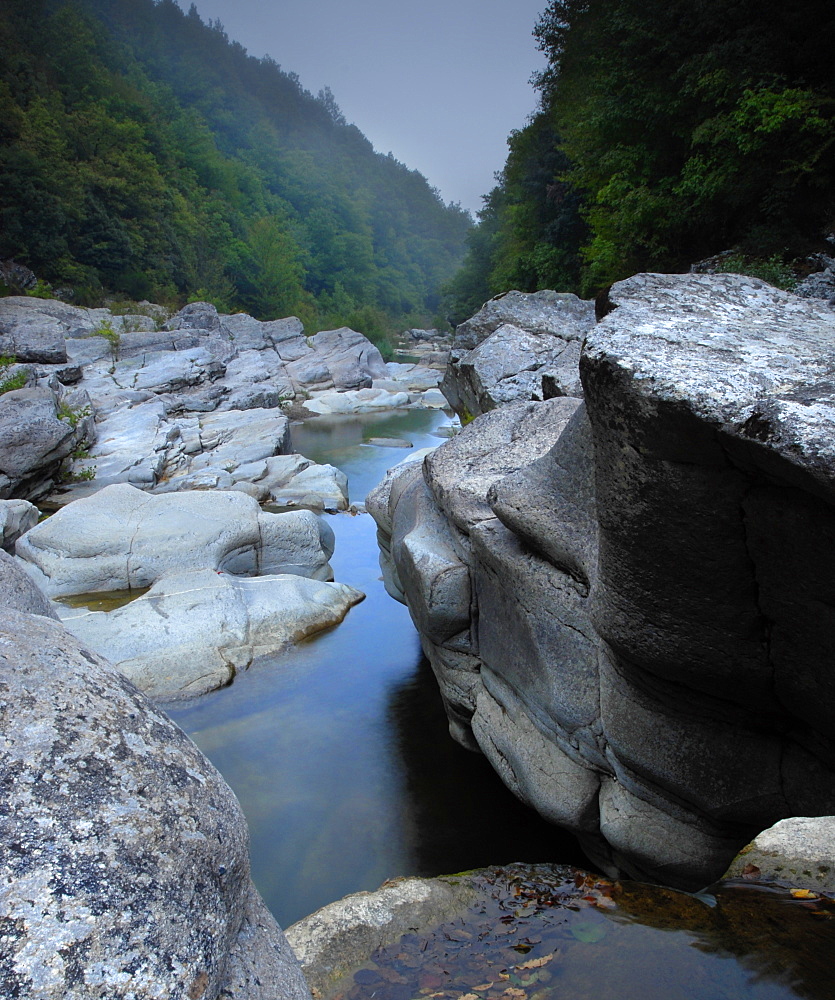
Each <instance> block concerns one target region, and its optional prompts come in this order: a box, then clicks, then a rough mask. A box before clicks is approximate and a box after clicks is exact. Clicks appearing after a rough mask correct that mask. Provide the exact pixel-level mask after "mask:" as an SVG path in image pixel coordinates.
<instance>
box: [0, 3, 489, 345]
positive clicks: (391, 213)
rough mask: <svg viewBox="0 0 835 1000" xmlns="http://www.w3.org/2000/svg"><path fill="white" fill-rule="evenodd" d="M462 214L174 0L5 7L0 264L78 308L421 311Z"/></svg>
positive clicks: (444, 271)
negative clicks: (14, 264) (131, 303)
mask: <svg viewBox="0 0 835 1000" xmlns="http://www.w3.org/2000/svg"><path fill="white" fill-rule="evenodd" d="M470 225H471V219H470V217H469V215H468V214H467V213H466V212H464V211H463V210H462V209H461V208H460V207H458V206H452V205H451V206H447V205H444V203H443V201H442V200H441V198H440V196H439V195H438V192H437V191H435V190H433V189H432V188H431V187H430V186H429V184H428V183H427V181H426V180H425V178H424V177H422V176H421V175H420V174H419V173H417V172H416V171H412V170H409V169H408V168H407V167H405V166H404V165H403V164H401V163H399V162H397V161H396V160H395V159H393V158H392V157H391V156H384V155H381V154H379V153H377V152H375V151H374V150H373V148H372V146H371V144H370V143H369V141H368V140H367V139H366V138H365V136H364V135H363V134H362V132H360V130H359V129H358V128H357V127H355V126H354V125H350V124H348V123H347V122H346V121H345V119H344V117H343V116H342V115H341V113H340V111H339V108H338V106H337V104H336V102H335V100H334V97H333V95H331V94H330V92H327V91H326V92H323V93H320V94H319V95H318V96H317V97H314V96H313V95H312V94H310V93H308V92H307V91H305V90H304V89H303V86H302V84H301V82H300V81H299V79H298V78H297V77H296V76H295V75H294V74H293V73H291V72H285V71H284V70H282V69H281V68H280V67H279V66H278V65H277V64H276V63H275V62H273V61H272V60H270V59H255V58H253V57H251V56H249V55H247V53H246V51H245V49H243V48H242V47H241V46H240V45H239V44H237V43H236V42H234V41H230V40H229V38H228V37H227V35H226V33H225V32H224V30H223V27H222V26H221V25H220V24H219V23H212V24H209V25H207V24H204V23H203V22H202V20H201V19H200V17H199V15H198V13H197V11H196V10H195V8H194V7H192V8H191V10H190V11H189V13H188V14H185V13H183V11H182V10H181V9H180V8H179V7H178V6H177V4H176V3H174V2H173V0H161V2H158V3H156V2H154V0H70V2H63V0H3V3H2V4H0V257H2V258H14V259H15V260H16V261H18V262H19V263H23V264H26V265H27V266H29V267H30V268H32V269H33V270H34V271H35V272H36V273H37V274H38V275H39V276H40V277H42V278H44V279H45V280H48V281H49V282H51V283H52V284H54V285H56V286H68V287H69V288H71V289H72V290H73V293H74V301H76V302H77V303H82V304H83V303H85V302H94V301H96V300H97V299H98V298H100V297H101V295H102V294H103V293H104V292H116V293H122V294H124V295H125V296H129V297H131V298H134V299H140V298H146V297H147V298H151V299H155V300H157V301H160V300H168V301H171V302H174V301H179V302H182V301H184V300H185V299H187V298H191V299H195V298H205V299H209V300H211V301H213V302H215V303H216V304H217V305H219V306H221V307H222V308H225V309H235V308H244V309H247V310H248V311H250V312H252V313H253V314H254V315H256V316H258V317H259V318H271V317H275V316H279V315H288V314H291V313H295V314H297V315H299V316H301V317H302V319H304V320H305V321H306V322H308V323H314V322H319V324H320V325H321V324H322V323H324V324H326V325H328V324H335V323H338V322H346V323H353V324H355V325H357V326H358V327H359V328H362V327H363V326H365V327H366V328H368V327H374V326H377V327H379V326H382V325H385V324H386V323H394V322H408V321H410V320H415V319H417V318H418V317H420V316H422V317H425V318H428V317H429V316H431V314H432V312H433V310H435V309H437V306H438V289H439V287H440V285H441V283H442V282H443V281H444V280H447V279H448V278H449V277H450V276H451V275H452V273H453V272H454V271H455V268H456V267H457V265H458V264H459V263H460V260H461V258H462V255H463V250H464V236H465V233H466V231H467V230H468V228H469V226H470Z"/></svg>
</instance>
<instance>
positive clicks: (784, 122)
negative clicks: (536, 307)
mask: <svg viewBox="0 0 835 1000" xmlns="http://www.w3.org/2000/svg"><path fill="white" fill-rule="evenodd" d="M535 34H536V37H537V39H538V40H539V44H540V47H541V49H542V50H543V51H544V52H545V53H546V55H547V57H548V67H547V69H546V70H545V71H544V72H543V73H542V74H541V75H540V77H539V79H538V81H537V85H538V89H539V92H540V98H541V100H540V108H539V110H538V112H537V113H536V114H535V115H534V116H533V117H532V119H531V121H530V122H529V123H528V124H527V125H526V126H525V127H524V128H522V129H520V130H519V131H518V132H515V133H514V134H513V135H512V136H511V137H510V140H509V147H510V152H509V156H508V160H507V165H506V167H505V169H504V172H503V173H502V175H501V176H500V178H499V183H498V185H497V186H496V187H495V188H494V190H493V191H492V192H491V193H490V194H489V196H488V197H487V198H486V200H485V207H484V209H483V211H482V212H481V213H480V224H479V226H478V227H477V229H476V230H475V231H474V232H473V233H472V234H471V236H470V252H469V255H468V258H467V261H466V264H465V267H464V269H463V270H462V272H461V273H460V274H459V275H458V276H457V278H456V280H455V282H454V283H453V285H452V288H451V293H452V297H453V299H454V309H455V311H456V313H457V315H458V317H459V318H462V317H463V316H465V315H468V314H469V312H471V311H472V309H473V308H474V307H475V306H477V304H478V303H480V302H481V301H483V300H484V298H485V297H487V296H488V295H491V294H495V293H496V292H500V291H503V290H505V289H506V288H509V287H516V288H520V289H523V290H530V291H532V290H535V289H538V288H557V289H563V290H574V291H582V292H583V293H585V294H589V293H592V292H594V291H596V290H597V289H599V288H600V287H602V286H604V285H606V284H608V283H609V282H611V281H614V280H617V279H619V278H623V277H625V276H627V275H629V274H632V273H634V272H636V271H641V270H656V271H676V270H681V269H686V268H687V266H688V265H689V264H690V263H691V262H692V261H695V260H698V259H699V258H702V257H705V256H707V255H710V254H713V253H716V252H718V251H722V250H725V249H728V248H732V247H733V248H736V249H737V250H738V251H739V252H740V253H741V254H742V255H745V256H749V257H754V258H757V257H759V258H768V257H772V256H774V255H779V257H781V258H782V259H784V260H790V259H792V258H793V257H794V256H797V255H800V254H803V253H808V252H809V250H810V249H818V248H819V246H818V243H819V241H820V239H821V238H822V236H823V234H824V233H825V232H831V231H832V229H833V228H835V58H833V53H834V52H835V5H833V4H832V2H831V0H792V2H790V3H789V2H785V0H781V2H779V3H777V2H774V0H689V2H687V3H684V2H681V0H551V2H550V3H549V4H548V6H547V7H546V9H545V11H544V13H543V15H542V17H541V19H540V21H539V23H538V25H537V27H536V30H535Z"/></svg>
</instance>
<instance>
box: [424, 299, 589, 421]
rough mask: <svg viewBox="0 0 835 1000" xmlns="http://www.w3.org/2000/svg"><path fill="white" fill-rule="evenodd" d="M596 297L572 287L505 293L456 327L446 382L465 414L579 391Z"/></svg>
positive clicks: (453, 403) (452, 402)
mask: <svg viewBox="0 0 835 1000" xmlns="http://www.w3.org/2000/svg"><path fill="white" fill-rule="evenodd" d="M593 325H594V303H593V302H587V301H584V300H583V299H578V298H577V296H576V295H571V294H570V293H567V292H565V293H557V292H551V291H542V292H532V293H526V292H507V294H505V295H499V296H497V297H496V298H494V299H490V301H489V302H487V303H485V305H484V306H483V307H482V308H481V309H480V310H479V312H478V313H476V315H475V316H473V318H472V319H470V320H467V322H466V323H462V324H461V325H460V326H458V327H457V329H456V331H455V338H454V341H453V346H452V351H451V352H450V357H449V365H448V367H447V371H446V374H445V375H444V379H443V382H442V383H441V388H442V390H443V392H444V395H445V396H446V398H447V399H448V400H449V403H450V405H451V406H452V408H453V409H454V410H455V411H456V413H458V415H459V416H460V417H461V418H462V420H468V419H472V417H476V416H478V415H479V414H481V413H487V412H488V411H489V410H493V409H495V408H496V407H498V406H503V405H506V404H507V403H512V402H518V401H525V400H543V399H553V398H554V397H555V396H569V397H582V395H583V388H582V386H581V384H580V376H579V372H578V369H577V362H578V361H579V358H580V344H581V342H582V339H583V337H584V336H585V334H586V332H587V331H588V330H589V329H590V328H591V327H592V326H593Z"/></svg>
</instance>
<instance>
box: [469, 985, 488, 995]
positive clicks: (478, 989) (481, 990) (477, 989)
mask: <svg viewBox="0 0 835 1000" xmlns="http://www.w3.org/2000/svg"><path fill="white" fill-rule="evenodd" d="M492 985H493V984H492V983H482V984H481V985H480V986H471V987H470V989H471V990H473V991H474V992H475V993H484V991H485V990H489V989H490V987H491V986H492Z"/></svg>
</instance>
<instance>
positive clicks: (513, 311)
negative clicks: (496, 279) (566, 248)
mask: <svg viewBox="0 0 835 1000" xmlns="http://www.w3.org/2000/svg"><path fill="white" fill-rule="evenodd" d="M505 323H510V324H512V325H513V326H517V327H521V328H522V329H523V330H527V331H528V333H533V334H538V333H539V334H550V335H551V336H556V337H561V338H562V339H563V340H566V341H568V340H582V338H583V336H584V335H585V333H586V331H587V330H589V329H591V327H592V326H594V303H593V302H587V301H584V300H583V299H578V298H577V296H576V295H572V294H571V293H570V292H552V291H548V290H545V291H541V292H517V291H512V292H505V293H504V294H503V295H497V296H495V298H492V299H490V300H489V301H488V302H485V303H484V305H483V306H482V307H481V309H480V310H479V311H478V312H477V313H476V314H475V316H473V317H472V318H471V319H468V320H467V321H466V322H465V323H460V324H459V325H458V326H457V327H456V328H455V335H454V337H453V342H452V344H453V346H452V351H453V354H460V353H463V352H464V351H471V350H472V349H473V348H474V347H476V346H477V345H478V344H480V343H481V342H482V341H483V340H486V339H487V337H489V336H490V334H491V333H493V332H494V331H495V330H497V329H498V328H499V327H500V326H503V325H504V324H505Z"/></svg>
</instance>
